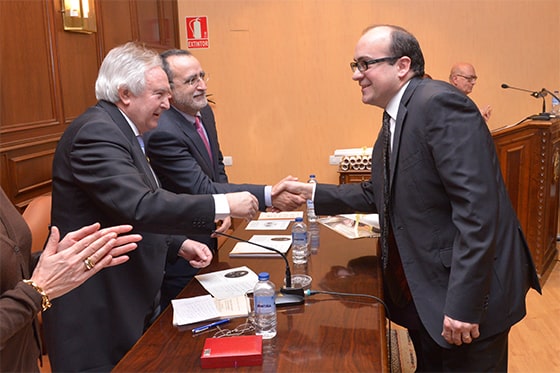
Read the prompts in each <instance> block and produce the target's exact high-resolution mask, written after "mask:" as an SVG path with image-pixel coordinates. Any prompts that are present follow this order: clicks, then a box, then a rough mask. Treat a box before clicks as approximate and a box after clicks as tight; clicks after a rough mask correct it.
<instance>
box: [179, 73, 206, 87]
mask: <svg viewBox="0 0 560 373" xmlns="http://www.w3.org/2000/svg"><path fill="white" fill-rule="evenodd" d="M209 79H210V77H209V76H208V75H206V73H205V72H204V71H201V72H200V73H199V74H196V75H191V76H189V77H188V78H187V79H185V80H184V81H183V83H184V84H185V85H188V86H191V87H192V86H195V85H197V84H198V82H200V81H203V82H205V83H206V82H208V80H209Z"/></svg>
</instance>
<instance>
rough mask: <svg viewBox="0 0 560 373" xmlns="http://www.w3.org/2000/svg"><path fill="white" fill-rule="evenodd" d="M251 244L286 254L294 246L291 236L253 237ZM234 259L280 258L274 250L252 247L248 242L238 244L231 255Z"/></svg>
mask: <svg viewBox="0 0 560 373" xmlns="http://www.w3.org/2000/svg"><path fill="white" fill-rule="evenodd" d="M249 242H254V243H256V244H259V245H262V246H266V247H270V248H273V249H276V250H278V251H280V252H281V253H282V254H286V253H287V252H288V250H289V249H290V245H291V244H292V236H290V235H255V236H253V237H251V239H250V240H249ZM229 256H230V257H232V258H235V257H274V256H280V254H278V253H277V252H275V251H273V250H268V249H265V248H264V247H260V246H257V245H252V244H250V243H248V242H238V243H236V244H235V246H234V247H233V250H231V252H230V253H229Z"/></svg>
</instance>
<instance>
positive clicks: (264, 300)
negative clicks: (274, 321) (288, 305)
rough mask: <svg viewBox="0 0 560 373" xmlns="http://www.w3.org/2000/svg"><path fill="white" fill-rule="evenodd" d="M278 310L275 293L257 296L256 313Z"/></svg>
mask: <svg viewBox="0 0 560 373" xmlns="http://www.w3.org/2000/svg"><path fill="white" fill-rule="evenodd" d="M274 312H276V304H275V303H274V295H271V296H262V295H261V296H256V297H255V313H260V314H264V313H274Z"/></svg>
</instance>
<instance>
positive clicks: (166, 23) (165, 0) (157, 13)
mask: <svg viewBox="0 0 560 373" xmlns="http://www.w3.org/2000/svg"><path fill="white" fill-rule="evenodd" d="M134 4H135V7H136V20H137V24H136V26H137V30H138V39H139V40H141V41H143V42H145V43H146V45H148V46H149V47H150V48H153V49H156V50H159V51H164V50H167V49H170V48H178V47H179V41H178V37H177V35H178V27H177V2H176V1H175V0H149V1H138V2H134Z"/></svg>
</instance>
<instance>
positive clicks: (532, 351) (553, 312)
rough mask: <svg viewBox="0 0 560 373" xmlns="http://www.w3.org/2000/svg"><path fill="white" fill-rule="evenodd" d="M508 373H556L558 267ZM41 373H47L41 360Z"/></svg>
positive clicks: (514, 335) (519, 329)
mask: <svg viewBox="0 0 560 373" xmlns="http://www.w3.org/2000/svg"><path fill="white" fill-rule="evenodd" d="M509 344H510V345H509V372H510V373H553V372H556V373H560V263H558V262H556V264H555V265H554V268H553V270H552V272H551V274H550V276H549V277H548V279H547V280H546V283H545V285H544V287H543V295H542V296H541V295H539V294H538V293H537V292H536V291H534V290H531V291H529V293H528V294H527V316H526V317H525V318H524V319H523V320H522V321H521V322H520V323H518V324H517V325H515V326H514V327H513V328H512V330H511V333H510V335H509ZM44 360H46V361H44V366H43V368H42V369H41V372H43V373H50V372H51V369H50V365H49V362H48V359H44Z"/></svg>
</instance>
